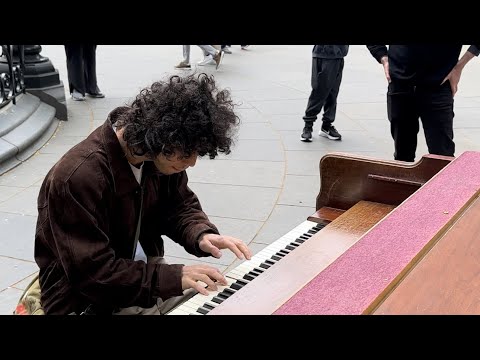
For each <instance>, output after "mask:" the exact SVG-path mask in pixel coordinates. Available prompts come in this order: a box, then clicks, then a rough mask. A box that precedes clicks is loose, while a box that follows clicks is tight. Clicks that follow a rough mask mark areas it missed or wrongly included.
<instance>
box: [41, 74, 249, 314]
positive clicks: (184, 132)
mask: <svg viewBox="0 0 480 360" xmlns="http://www.w3.org/2000/svg"><path fill="white" fill-rule="evenodd" d="M233 107H234V105H233V103H232V100H231V98H230V93H229V92H228V91H227V90H220V89H218V88H217V86H216V84H215V81H214V79H213V77H209V76H207V75H206V74H199V75H190V76H187V77H179V76H171V77H169V78H168V79H167V80H166V81H158V82H155V83H153V85H152V86H151V87H149V88H145V89H143V90H142V91H141V92H140V93H139V94H138V95H137V96H136V99H135V100H134V101H133V102H132V103H131V104H130V105H129V106H124V107H118V108H116V109H114V110H113V111H112V112H111V113H110V114H109V116H108V118H107V120H106V122H105V123H104V124H103V125H102V126H100V127H99V128H97V129H96V130H95V131H93V132H92V133H91V134H90V136H88V138H86V139H85V140H83V141H82V142H80V143H79V144H78V145H76V146H75V147H73V148H72V149H70V150H69V151H68V152H67V153H66V154H65V155H64V156H63V157H62V158H61V159H60V160H59V161H58V162H57V164H55V165H54V166H53V168H52V169H51V170H50V171H49V173H48V174H47V176H46V177H45V180H44V182H43V184H42V187H41V189H40V194H39V196H38V214H39V216H38V222H37V229H36V235H35V260H36V262H37V264H38V265H39V267H40V286H41V300H42V306H43V307H44V309H45V312H46V314H82V313H87V314H88V313H95V314H165V313H166V312H168V311H169V310H170V309H171V308H173V307H175V306H176V305H178V304H179V303H180V302H181V301H182V299H183V300H185V298H186V297H187V295H188V294H190V295H191V294H192V293H195V292H196V291H198V292H200V293H202V294H208V290H216V289H217V285H216V284H225V283H226V280H225V278H224V277H223V275H222V274H221V273H220V272H219V271H218V269H216V268H215V267H212V266H207V265H190V266H184V265H179V264H166V263H165V261H164V260H163V255H164V246H163V239H162V236H161V235H166V236H168V237H169V238H171V239H172V240H174V241H175V242H177V243H178V244H180V245H182V246H183V247H184V248H185V250H186V251H187V252H189V253H191V254H193V255H196V256H197V257H203V256H214V257H216V258H219V257H220V256H221V250H222V249H229V250H230V251H232V252H233V253H235V255H236V256H237V257H238V258H239V259H243V258H247V259H250V257H251V254H250V251H249V249H248V247H247V246H246V245H245V244H244V243H243V242H242V241H241V240H239V239H236V238H234V237H230V236H222V235H220V234H219V231H218V229H217V228H216V227H215V225H214V224H212V223H211V222H210V221H209V219H208V217H207V215H206V214H205V213H204V212H203V211H202V207H201V205H200V202H199V200H198V198H197V196H196V195H195V194H194V193H193V192H192V190H191V189H190V188H189V187H188V185H187V183H188V178H187V173H186V172H185V170H186V169H187V168H188V167H191V166H194V165H195V162H196V160H197V158H198V157H202V156H205V155H208V156H209V157H210V158H211V159H213V158H215V157H216V156H217V155H218V153H219V152H220V153H225V154H228V153H229V152H230V147H231V146H232V144H233V140H232V136H233V135H234V132H235V130H236V128H237V126H238V124H239V120H238V116H237V115H236V114H235V113H234V111H233ZM137 241H138V245H139V246H141V248H142V249H143V251H144V253H145V254H146V256H147V259H148V260H147V261H142V260H138V259H136V258H135V253H136V248H137ZM205 285H206V286H207V287H205Z"/></svg>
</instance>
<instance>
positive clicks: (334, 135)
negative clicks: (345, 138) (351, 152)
mask: <svg viewBox="0 0 480 360" xmlns="http://www.w3.org/2000/svg"><path fill="white" fill-rule="evenodd" d="M347 53H348V45H315V46H314V47H313V51H312V57H313V59H312V91H311V93H310V97H309V99H308V104H307V109H306V110H305V116H304V117H303V120H304V121H305V126H304V128H303V132H302V135H301V137H300V140H301V141H304V142H310V141H312V131H313V124H314V122H315V120H317V115H318V114H319V113H320V111H321V110H322V108H323V117H322V121H323V123H322V128H321V129H320V132H319V133H318V135H320V136H325V137H327V138H328V139H330V140H341V139H342V136H341V135H340V133H339V132H338V131H337V129H335V127H334V126H333V125H332V123H333V121H334V120H335V115H336V112H337V96H338V91H339V89H340V83H341V82H342V73H343V65H344V57H345V56H347Z"/></svg>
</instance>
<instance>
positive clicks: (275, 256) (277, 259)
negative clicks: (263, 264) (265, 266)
mask: <svg viewBox="0 0 480 360" xmlns="http://www.w3.org/2000/svg"><path fill="white" fill-rule="evenodd" d="M281 258H282V257H281V256H277V255H272V256H271V257H270V259H273V260H276V261H279V260H280V259H281Z"/></svg>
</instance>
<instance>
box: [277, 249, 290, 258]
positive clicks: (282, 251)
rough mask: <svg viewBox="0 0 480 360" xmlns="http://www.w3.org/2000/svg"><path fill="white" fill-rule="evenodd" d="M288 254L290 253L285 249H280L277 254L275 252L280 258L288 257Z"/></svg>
mask: <svg viewBox="0 0 480 360" xmlns="http://www.w3.org/2000/svg"><path fill="white" fill-rule="evenodd" d="M289 253H290V251H287V250H285V249H282V250H280V251H279V252H277V254H278V255H280V256H285V255H288V254H289Z"/></svg>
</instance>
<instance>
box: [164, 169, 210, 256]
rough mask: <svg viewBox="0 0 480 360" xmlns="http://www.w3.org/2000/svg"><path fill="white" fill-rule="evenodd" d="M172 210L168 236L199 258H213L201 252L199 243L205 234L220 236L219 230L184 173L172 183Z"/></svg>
mask: <svg viewBox="0 0 480 360" xmlns="http://www.w3.org/2000/svg"><path fill="white" fill-rule="evenodd" d="M170 194H171V196H170V199H169V201H170V208H171V209H173V210H172V212H171V215H170V216H169V217H168V221H167V229H166V234H165V235H167V236H168V237H169V238H171V239H172V240H173V241H175V242H177V243H178V244H180V245H182V246H183V247H184V248H185V250H186V251H187V252H189V253H190V254H192V255H195V256H197V257H204V256H211V254H209V253H206V252H204V251H202V250H200V248H199V246H198V242H199V240H200V235H202V234H204V233H212V234H218V233H219V232H218V229H217V228H216V226H215V225H214V224H212V223H211V222H210V220H209V219H208V216H207V214H205V213H204V212H203V210H202V206H201V205H200V202H199V200H198V197H197V195H195V193H194V192H193V191H192V190H191V189H190V187H189V186H188V176H187V173H186V172H185V171H182V172H181V173H179V174H178V175H177V176H176V179H175V181H172V184H171V188H170Z"/></svg>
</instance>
